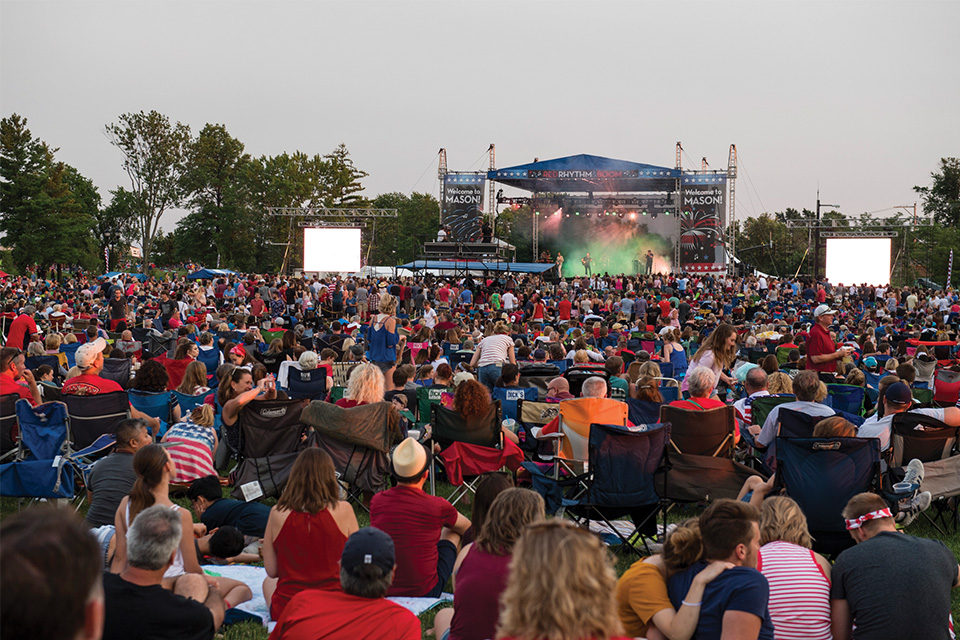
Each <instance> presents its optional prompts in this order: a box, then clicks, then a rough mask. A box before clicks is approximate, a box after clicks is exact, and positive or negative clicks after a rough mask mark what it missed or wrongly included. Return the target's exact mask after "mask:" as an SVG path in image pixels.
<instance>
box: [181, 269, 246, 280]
mask: <svg viewBox="0 0 960 640" xmlns="http://www.w3.org/2000/svg"><path fill="white" fill-rule="evenodd" d="M236 273H237V272H236V271H231V270H230V269H200V270H199V271H194V272H193V273H191V274H190V275H188V276H187V280H213V279H214V278H219V277H221V276H232V275H236Z"/></svg>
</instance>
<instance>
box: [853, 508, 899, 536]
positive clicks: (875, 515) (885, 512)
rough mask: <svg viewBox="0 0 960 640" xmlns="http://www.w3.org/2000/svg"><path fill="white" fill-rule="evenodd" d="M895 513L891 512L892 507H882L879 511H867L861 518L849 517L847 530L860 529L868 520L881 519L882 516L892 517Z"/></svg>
mask: <svg viewBox="0 0 960 640" xmlns="http://www.w3.org/2000/svg"><path fill="white" fill-rule="evenodd" d="M892 517H893V514H892V513H890V508H889V507H888V508H886V509H880V510H879V511H871V512H870V513H865V514H863V515H862V516H860V517H859V518H853V519H848V520H847V521H846V522H847V531H849V530H851V529H859V528H860V527H861V526H863V523H864V522H867V521H868V520H879V519H880V518H892Z"/></svg>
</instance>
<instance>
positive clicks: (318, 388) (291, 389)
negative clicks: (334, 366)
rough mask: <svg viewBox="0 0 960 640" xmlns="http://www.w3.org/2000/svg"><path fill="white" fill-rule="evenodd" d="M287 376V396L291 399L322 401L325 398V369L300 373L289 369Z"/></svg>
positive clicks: (298, 370) (297, 370)
mask: <svg viewBox="0 0 960 640" xmlns="http://www.w3.org/2000/svg"><path fill="white" fill-rule="evenodd" d="M287 376H288V377H287V395H288V396H290V397H291V398H295V399H300V398H305V399H308V400H323V399H325V398H326V397H327V370H326V369H311V370H310V371H301V370H300V369H294V368H291V369H290V370H289V371H288V372H287Z"/></svg>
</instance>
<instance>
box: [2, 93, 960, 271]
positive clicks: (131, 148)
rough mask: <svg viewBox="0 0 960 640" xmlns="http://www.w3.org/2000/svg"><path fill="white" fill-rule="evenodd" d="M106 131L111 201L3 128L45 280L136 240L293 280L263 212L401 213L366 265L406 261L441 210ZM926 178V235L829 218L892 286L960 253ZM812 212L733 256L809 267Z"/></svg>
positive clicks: (952, 173) (516, 220) (206, 132)
mask: <svg viewBox="0 0 960 640" xmlns="http://www.w3.org/2000/svg"><path fill="white" fill-rule="evenodd" d="M104 130H105V133H106V135H107V139H108V141H109V143H110V144H111V145H113V146H114V147H115V148H116V149H117V150H118V151H119V154H120V158H121V164H122V167H123V169H124V171H125V172H126V174H127V178H128V184H126V185H118V186H117V187H116V188H115V189H112V190H110V202H109V204H106V205H104V203H103V200H102V198H101V195H100V193H99V191H98V189H97V188H96V187H95V186H94V184H93V182H92V181H91V180H89V179H88V178H86V177H84V176H83V175H82V174H81V173H80V172H79V171H78V170H77V169H76V168H75V167H72V166H70V165H68V164H66V163H64V162H61V161H58V160H57V159H56V153H57V151H58V149H56V148H55V147H52V146H50V145H49V144H48V143H46V142H45V141H43V140H41V139H40V138H38V137H35V136H33V134H32V133H31V132H30V130H29V129H28V128H27V119H26V118H24V117H22V116H20V115H18V114H12V115H11V116H9V117H6V118H4V119H3V120H2V121H0V233H2V234H3V235H4V240H3V243H4V244H5V245H6V246H7V247H8V248H10V249H11V254H10V260H11V262H12V266H13V267H14V268H16V269H17V270H19V271H20V272H23V271H25V270H26V269H27V268H28V267H30V266H32V265H37V267H38V269H39V270H40V271H46V270H47V269H48V268H49V267H50V266H51V265H54V264H76V265H80V266H82V267H83V268H85V269H87V270H90V271H98V270H99V269H101V268H102V267H103V258H104V253H105V251H109V252H110V264H111V265H115V264H116V263H117V261H118V259H119V258H120V256H121V254H122V253H123V248H125V247H129V246H130V244H131V243H133V242H136V243H138V244H139V245H140V246H141V247H142V252H143V256H142V259H140V264H141V265H142V266H143V268H144V269H147V268H148V266H149V265H150V264H153V263H155V264H158V265H171V264H179V263H186V262H192V263H196V264H201V265H203V266H207V267H210V266H222V267H228V268H232V269H236V270H239V271H256V272H276V271H284V272H289V271H291V270H292V267H293V265H296V264H299V262H300V256H301V255H302V251H303V248H302V234H301V233H300V228H299V226H298V222H299V220H298V219H296V218H284V217H276V216H271V215H269V214H268V212H267V209H268V208H269V207H311V206H313V207H318V206H320V207H349V208H366V207H372V208H381V209H396V210H397V212H398V216H397V217H396V218H381V219H378V220H377V221H376V225H375V226H374V224H373V222H372V221H367V224H366V227H365V229H364V233H363V238H364V246H363V252H364V256H365V262H366V263H367V264H374V265H396V264H400V263H402V262H406V261H408V260H413V259H415V258H416V257H417V254H418V252H419V244H420V241H421V237H422V236H423V235H425V234H432V233H434V232H435V230H436V228H437V222H438V215H439V204H438V202H437V200H436V198H434V197H433V196H432V195H430V194H424V193H416V192H414V193H412V194H410V195H407V194H403V193H385V194H380V195H378V196H376V197H375V198H373V199H367V198H365V197H364V196H363V195H362V192H363V179H364V178H366V177H367V175H368V174H367V172H366V171H364V170H362V169H360V168H358V167H357V166H356V165H355V164H354V162H353V159H352V158H351V157H350V153H349V151H348V149H347V147H346V145H344V144H340V145H339V146H337V147H336V148H335V149H333V150H332V151H331V152H329V153H327V154H313V155H311V154H309V153H306V152H303V151H299V150H298V151H294V152H292V153H288V152H284V153H281V154H279V155H275V156H267V155H261V156H259V157H252V156H251V155H250V154H248V153H246V152H245V148H244V144H243V142H241V141H240V140H238V139H237V138H235V137H233V136H232V135H230V133H229V132H228V131H227V128H226V126H225V125H222V124H206V125H205V126H204V127H203V128H202V129H201V130H200V132H199V133H197V134H196V135H193V134H192V132H191V131H190V127H189V126H187V125H185V124H182V123H180V122H171V120H170V119H169V118H168V117H167V116H165V115H163V114H161V113H158V112H157V111H149V112H144V111H139V112H131V113H124V114H121V115H120V116H119V117H118V118H117V119H116V121H115V122H112V123H108V124H107V125H105V129H104ZM930 177H931V182H930V184H928V185H924V186H917V187H914V190H915V191H916V192H917V193H918V195H919V196H920V199H921V200H922V202H923V212H924V214H926V215H929V216H931V217H932V218H933V219H934V221H935V222H936V224H935V225H934V226H929V227H919V226H918V227H904V226H902V225H903V222H904V221H905V220H907V219H908V218H912V213H911V214H907V213H905V212H900V213H898V214H897V215H896V216H894V217H892V218H884V219H878V218H875V217H873V216H870V215H869V214H866V213H865V214H862V215H860V216H857V217H851V216H844V215H842V214H839V213H836V212H827V213H826V214H824V216H823V219H824V220H831V221H837V223H838V224H840V225H843V226H845V227H849V228H850V229H851V230H854V229H857V228H863V227H866V226H870V228H871V229H877V228H879V229H889V230H897V231H898V234H897V236H896V237H894V238H893V255H894V259H895V261H896V262H895V264H894V274H893V275H894V280H895V281H899V283H911V282H913V281H914V280H915V279H916V278H917V277H927V278H930V279H932V280H935V281H937V282H941V283H943V282H944V281H945V280H946V269H947V256H948V253H949V250H950V248H960V158H942V159H941V160H940V164H939V166H938V167H937V169H936V170H935V171H933V172H932V173H931V176H930ZM173 209H184V210H186V211H187V212H188V213H187V215H185V216H184V217H183V218H181V219H180V220H179V222H178V223H177V225H176V227H175V228H174V229H173V230H172V231H170V232H166V233H165V232H163V231H162V230H161V229H160V226H159V225H160V221H161V218H162V217H163V216H164V214H165V213H167V212H169V211H170V210H173ZM532 215H533V212H532V211H530V210H529V207H523V208H521V209H520V210H513V209H511V208H507V209H506V210H505V211H503V212H501V213H500V216H499V218H498V223H497V224H498V236H500V237H503V238H505V239H507V240H508V241H509V242H511V244H514V245H515V246H516V247H517V259H518V260H521V261H532V260H534V259H535V256H533V255H532V248H531V245H532V238H531V218H532ZM814 215H815V214H814V213H813V212H812V211H808V210H806V209H804V210H801V211H797V210H795V209H786V210H784V211H781V212H776V213H772V214H769V213H764V214H762V215H761V216H759V217H756V218H748V219H747V220H746V221H744V222H742V223H741V222H739V221H738V223H737V225H736V226H735V228H734V229H733V233H734V234H736V246H737V249H738V251H737V253H738V256H739V258H740V259H741V260H742V261H743V262H744V263H746V264H748V265H750V266H752V267H754V268H756V269H758V270H760V271H763V272H766V273H770V274H774V275H780V276H787V275H793V274H794V273H796V272H797V271H798V270H799V271H800V272H801V273H810V272H812V266H811V263H812V259H813V258H812V253H813V251H812V246H811V244H810V240H811V234H810V233H809V232H808V231H807V230H806V229H790V228H788V226H787V222H788V221H790V220H800V219H807V220H809V219H812V218H813V217H814ZM334 220H336V219H334ZM340 221H344V222H345V221H347V220H346V218H344V219H343V220H340ZM808 250H810V251H809V254H808ZM957 258H958V261H960V256H957ZM5 266H6V265H5ZM821 273H822V265H821Z"/></svg>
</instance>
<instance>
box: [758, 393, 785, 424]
mask: <svg viewBox="0 0 960 640" xmlns="http://www.w3.org/2000/svg"><path fill="white" fill-rule="evenodd" d="M796 399H797V397H796V396H795V395H793V394H789V393H784V394H779V395H775V396H760V397H758V398H754V399H753V401H752V402H751V403H750V424H758V425H760V426H763V423H764V422H766V421H767V416H769V415H770V412H771V411H773V408H774V407H776V406H777V405H781V404H784V403H786V402H795V401H796Z"/></svg>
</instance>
